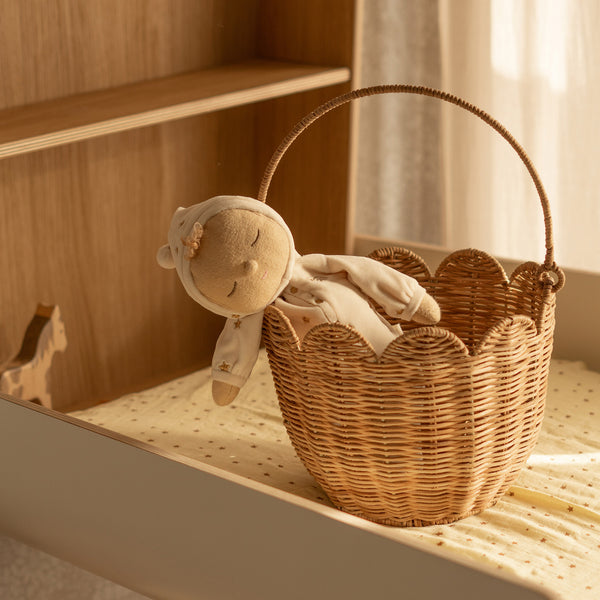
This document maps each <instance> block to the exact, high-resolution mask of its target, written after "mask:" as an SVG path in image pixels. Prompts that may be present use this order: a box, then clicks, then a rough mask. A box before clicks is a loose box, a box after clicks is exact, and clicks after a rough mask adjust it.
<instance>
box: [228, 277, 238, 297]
mask: <svg viewBox="0 0 600 600" xmlns="http://www.w3.org/2000/svg"><path fill="white" fill-rule="evenodd" d="M236 287H237V281H234V282H233V289H232V290H231V291H230V292H229V294H227V297H228V298H229V297H230V296H233V293H234V292H235V288H236Z"/></svg>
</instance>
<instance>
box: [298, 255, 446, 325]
mask: <svg viewBox="0 0 600 600" xmlns="http://www.w3.org/2000/svg"><path fill="white" fill-rule="evenodd" d="M302 263H303V264H304V265H306V267H307V268H309V269H310V270H314V271H317V272H321V273H339V272H342V271H343V272H345V273H346V274H347V276H348V279H349V280H350V281H351V282H352V283H353V284H354V285H355V286H356V287H357V288H359V289H360V290H361V291H362V292H363V293H364V294H365V295H367V296H369V298H372V299H373V300H374V301H375V302H377V303H378V304H379V305H380V306H381V307H382V308H383V309H384V310H385V312H386V313H387V314H388V315H390V316H391V317H400V318H401V319H404V320H406V321H410V320H411V319H414V320H415V321H417V322H419V323H437V321H439V319H440V309H439V306H438V304H437V302H436V301H435V300H434V299H433V298H432V297H431V296H429V295H428V294H427V292H426V291H425V288H423V287H421V286H420V285H419V284H418V282H417V280H416V279H414V278H413V277H410V276H408V275H405V274H404V273H401V272H399V271H396V270H395V269H392V268H391V267H388V266H387V265H385V264H383V263H381V262H379V261H376V260H373V259H372V258H367V257H365V256H330V255H325V254H309V255H306V256H303V257H302Z"/></svg>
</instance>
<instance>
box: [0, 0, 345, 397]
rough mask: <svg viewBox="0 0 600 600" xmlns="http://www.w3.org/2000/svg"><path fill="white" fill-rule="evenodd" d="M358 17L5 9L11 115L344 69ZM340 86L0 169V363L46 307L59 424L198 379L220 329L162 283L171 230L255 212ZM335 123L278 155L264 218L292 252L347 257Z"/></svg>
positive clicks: (5, 91)
mask: <svg viewBox="0 0 600 600" xmlns="http://www.w3.org/2000/svg"><path fill="white" fill-rule="evenodd" d="M353 11H354V2H352V1H350V0H347V1H346V0H335V1H333V2H327V3H322V2H317V1H316V0H311V1H309V2H296V1H293V2H292V1H290V2H277V1H275V0H273V1H264V2H261V1H258V0H214V1H208V0H202V1H201V0H198V1H192V0H128V1H127V2H122V1H121V0H97V1H95V2H87V1H84V0H60V1H59V0H56V1H54V2H49V1H48V2H46V1H41V0H18V1H17V0H13V1H11V2H6V3H4V5H3V14H2V21H1V25H0V27H1V31H0V71H1V72H2V76H3V85H2V86H0V117H1V115H2V109H5V111H4V114H5V115H9V114H10V113H9V112H7V111H6V109H11V108H14V107H19V106H23V105H28V104H33V103H39V102H43V101H46V100H51V99H56V98H63V97H67V96H71V95H73V94H78V93H81V92H90V91H94V90H100V89H104V88H108V87H114V86H120V85H124V84H129V83H133V82H137V81H143V80H147V79H154V78H158V77H163V76H168V75H172V74H176V73H181V72H185V71H190V70H196V69H203V68H206V67H213V66H215V65H221V64H225V63H230V62H236V61H242V60H244V59H248V58H255V57H258V58H268V59H276V60H288V61H293V62H298V61H299V62H304V63H307V64H319V63H320V64H323V65H331V66H351V64H352V40H353V37H352V36H353V33H352V25H353V15H354V13H353ZM347 89H349V84H348V83H345V84H341V85H336V86H330V87H326V88H324V89H318V90H315V91H307V92H303V93H301V94H296V95H293V96H284V97H281V98H277V99H271V100H267V101H265V102H262V103H257V104H251V105H248V106H239V107H237V108H230V109H227V110H222V111H218V112H214V113H211V114H205V115H201V116H197V117H191V118H187V119H183V120H178V121H172V122H168V123H163V124H159V125H154V126H151V127H145V128H140V129H134V130H131V131H126V132H120V133H114V134H111V135H106V136H103V137H97V138H94V139H89V140H85V141H80V142H77V143H73V144H69V145H63V146H59V147H56V148H48V149H44V150H39V151H36V152H32V153H28V154H23V155H19V156H13V157H8V158H5V159H3V160H1V161H0V193H1V196H0V240H1V243H2V252H0V275H1V276H2V282H3V285H2V287H1V288H0V306H1V307H2V311H1V313H0V363H1V362H2V361H4V360H6V359H8V358H9V357H10V356H11V355H13V354H14V353H15V352H16V351H17V350H18V347H19V344H20V341H21V336H22V334H23V332H24V330H25V328H26V326H27V323H28V321H29V319H30V318H31V316H32V315H33V311H34V310H35V307H36V305H37V303H38V302H42V303H47V304H59V305H60V307H61V311H62V315H63V318H64V321H65V327H66V332H67V339H68V344H69V345H68V348H67V351H66V352H65V353H64V354H61V355H57V357H56V358H55V364H54V367H53V372H52V386H51V389H52V394H53V396H54V398H55V402H56V406H57V407H58V408H60V409H67V408H70V407H72V406H74V405H79V404H89V403H94V402H97V401H99V400H102V399H108V398H112V397H115V396H117V395H120V394H122V393H124V392H126V391H130V390H134V389H139V388H141V387H145V386H147V385H150V384H152V383H155V382H157V381H161V380H164V379H166V378H169V377H172V376H174V375H176V374H178V373H182V372H185V371H189V370H191V369H193V368H197V367H199V366H203V365H206V364H208V362H209V361H210V358H211V355H212V349H213V347H214V342H215V340H216V337H217V335H218V333H219V330H220V327H221V325H222V319H220V318H219V317H215V316H214V315H211V314H209V313H207V312H206V311H205V310H204V309H202V308H200V307H199V306H197V305H196V304H195V303H194V302H193V301H192V300H190V299H189V298H188V297H187V295H186V294H185V292H184V291H183V288H182V286H181V285H180V284H179V282H178V280H177V278H176V276H175V274H174V273H173V272H167V271H164V270H162V269H160V268H159V267H158V266H157V264H156V261H155V254H156V250H157V248H158V247H159V246H160V245H161V244H163V243H165V242H166V232H167V228H168V224H169V221H170V217H171V214H172V212H173V210H174V209H175V208H176V207H177V206H186V205H189V204H193V203H195V202H199V201H201V200H204V199H207V198H209V197H211V196H213V195H216V194H227V193H231V194H242V195H250V196H255V195H256V193H257V190H258V184H259V181H260V177H261V176H262V171H263V169H264V167H265V165H266V163H267V161H268V158H269V156H270V154H271V153H272V152H273V150H274V149H275V147H276V146H277V144H278V143H279V141H280V140H281V139H282V137H283V136H284V135H285V134H286V133H287V131H288V130H289V129H291V128H292V126H293V125H294V124H295V123H296V121H298V120H299V119H300V118H301V117H303V116H304V114H305V113H307V112H309V111H310V110H312V109H313V108H314V107H315V106H316V105H317V104H319V103H320V102H321V101H324V100H326V99H329V98H331V97H332V96H334V95H336V94H338V93H341V92H344V91H347ZM348 139H349V132H348V112H347V111H346V109H343V110H341V111H338V112H337V114H335V115H332V116H331V118H329V117H328V118H327V121H326V120H325V119H323V123H322V124H321V123H320V124H319V125H318V126H317V128H315V131H314V132H310V133H307V135H306V137H305V139H302V140H301V141H300V142H298V145H297V147H294V148H293V150H291V151H290V155H289V157H286V159H285V161H284V163H283V164H282V166H281V169H280V171H279V172H278V173H277V175H276V178H275V180H274V182H273V188H272V193H271V195H270V202H271V204H272V205H273V206H274V207H276V208H277V209H279V210H280V211H281V212H282V214H283V215H284V217H285V218H286V219H287V220H288V222H289V224H290V226H291V228H292V230H293V231H294V233H295V236H296V238H297V246H298V248H299V249H300V251H301V252H303V253H305V252H309V251H323V252H341V251H343V249H344V245H345V242H346V240H345V227H346V222H345V220H346V194H347V179H348V170H347V168H348V167H347V157H348Z"/></svg>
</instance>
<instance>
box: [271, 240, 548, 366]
mask: <svg viewBox="0 0 600 600" xmlns="http://www.w3.org/2000/svg"><path fill="white" fill-rule="evenodd" d="M388 250H394V249H393V248H383V249H382V250H381V251H380V252H384V251H388ZM399 250H403V249H401V248H399ZM405 252H406V253H407V254H409V255H411V257H414V259H415V260H416V261H418V263H419V265H420V266H422V267H424V269H425V270H426V272H427V274H428V275H429V277H431V271H430V270H429V268H428V267H427V264H426V263H425V261H423V259H422V258H421V257H420V256H419V255H417V254H415V253H414V252H412V251H408V250H406V251H405ZM465 253H467V255H468V256H471V257H476V258H480V259H484V260H486V261H489V263H490V264H491V265H493V267H494V269H495V270H496V273H497V275H498V283H503V284H504V285H505V286H506V291H508V290H509V288H511V287H512V288H513V289H517V288H516V286H514V285H513V284H514V282H515V280H516V277H517V275H520V274H521V273H522V272H524V271H529V270H535V271H541V270H543V267H542V266H541V265H539V264H538V263H535V262H531V261H529V262H525V263H522V264H520V265H518V266H517V267H516V268H515V269H514V271H513V272H512V274H511V276H510V278H508V277H507V275H506V272H505V270H504V268H503V267H502V265H501V264H500V263H499V262H498V260H497V259H496V258H494V257H493V256H491V255H490V254H488V253H486V252H483V251H481V250H475V249H472V248H468V249H466V250H457V251H455V252H452V253H451V254H449V255H448V256H447V257H446V258H445V259H444V260H443V261H442V262H441V263H440V265H439V267H438V268H437V270H436V272H435V278H436V279H442V278H443V277H444V275H445V274H446V273H447V272H448V271H451V270H452V266H453V264H455V263H453V259H455V258H456V257H457V256H461V255H465ZM458 262H460V261H458ZM267 311H268V312H272V313H274V314H275V315H276V316H277V318H278V319H279V320H280V321H281V322H282V323H283V324H284V326H285V328H286V329H287V330H288V333H289V335H290V341H291V343H292V344H293V346H294V347H295V348H296V349H297V350H298V351H300V352H304V351H305V350H306V349H307V347H308V348H310V347H311V346H314V345H316V347H322V342H323V341H325V339H326V337H327V335H328V334H329V333H331V332H335V333H336V335H337V336H338V339H339V338H340V337H341V338H346V339H347V340H348V342H350V343H351V344H352V345H353V346H355V347H356V346H357V345H358V346H359V347H362V348H361V350H362V352H361V354H363V355H364V357H365V360H366V361H368V362H369V363H374V362H377V363H380V364H384V363H387V362H389V361H390V360H392V361H393V360H394V358H393V356H391V355H392V354H393V353H394V350H395V349H397V348H400V347H402V346H407V345H409V344H411V343H412V342H414V341H415V340H419V339H426V338H429V339H432V338H436V339H439V341H440V343H445V345H446V348H447V349H449V348H451V347H453V348H454V350H455V351H456V353H457V355H459V356H464V357H468V356H480V355H482V354H484V353H486V352H490V351H492V350H493V347H494V345H495V341H500V340H501V338H502V337H503V336H504V335H505V334H506V333H508V331H509V330H511V329H521V330H522V331H523V332H526V331H527V330H529V329H532V330H533V332H537V327H536V325H535V322H534V321H533V319H531V318H530V317H527V316H524V315H515V316H512V317H502V318H500V319H498V320H497V321H496V322H495V323H493V324H492V325H491V326H490V327H489V328H488V329H487V330H486V332H485V333H484V334H483V335H482V337H481V339H480V340H479V342H478V343H477V344H476V345H475V346H474V348H473V350H472V351H470V350H469V348H468V347H467V346H466V344H465V343H464V342H463V341H462V340H461V339H460V338H459V337H458V336H457V335H456V334H455V333H453V332H452V331H449V330H448V329H445V328H442V327H438V326H437V325H433V326H431V325H427V326H423V327H419V328H416V329H411V330H409V331H406V332H404V333H403V334H402V335H401V336H399V337H398V338H396V339H395V340H393V341H392V342H391V343H390V344H389V346H388V347H387V348H386V349H385V351H384V352H383V354H382V355H381V356H380V357H378V356H377V355H376V353H375V351H374V350H373V347H372V346H371V344H370V343H369V342H368V340H366V339H365V338H364V337H363V336H362V335H361V334H360V333H359V332H358V331H357V330H356V329H355V328H354V327H352V326H351V325H346V324H342V323H321V324H319V325H316V326H314V327H313V328H312V329H311V330H310V331H309V332H308V333H307V334H306V335H305V336H304V339H303V340H302V341H300V339H299V338H298V336H297V334H296V332H295V331H294V329H293V327H292V325H291V323H290V321H289V319H288V318H287V317H286V316H285V314H284V313H283V312H282V311H281V310H279V309H278V308H276V307H275V306H273V305H270V306H268V307H267V308H266V311H265V312H267Z"/></svg>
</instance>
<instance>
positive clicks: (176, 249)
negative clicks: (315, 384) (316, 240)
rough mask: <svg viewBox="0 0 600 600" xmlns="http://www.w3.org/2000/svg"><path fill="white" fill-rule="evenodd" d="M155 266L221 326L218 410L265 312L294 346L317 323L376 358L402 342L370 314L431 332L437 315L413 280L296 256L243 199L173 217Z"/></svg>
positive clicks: (246, 365) (233, 389)
mask: <svg viewBox="0 0 600 600" xmlns="http://www.w3.org/2000/svg"><path fill="white" fill-rule="evenodd" d="M168 240H169V243H168V244H167V245H165V246H163V247H162V248H160V249H159V251H158V254H157V259H158V262H159V264H160V265H161V266H162V267H165V268H175V269H176V271H177V274H178V275H179V278H180V280H181V282H182V284H183V286H184V288H185V290H186V291H187V293H188V294H189V295H190V296H191V297H192V298H193V299H194V300H195V301H196V302H198V303H199V304H200V305H202V306H203V307H205V308H207V309H208V310H210V311H212V312H214V313H216V314H219V315H222V316H224V317H227V321H226V323H225V327H224V329H223V332H222V333H221V335H220V336H219V339H218V341H217V345H216V348H215V352H214V356H213V361H212V377H213V387H212V393H213V398H214V400H215V402H216V403H217V404H219V405H225V404H229V403H230V402H231V401H232V400H233V399H234V398H235V397H236V395H237V394H238V392H239V390H240V388H241V387H242V386H243V385H244V383H245V381H246V380H247V378H248V377H249V375H250V373H251V371H252V368H253V366H254V364H255V362H256V359H257V356H258V351H259V347H260V340H261V332H262V320H263V313H264V309H265V308H266V307H267V306H268V305H269V304H272V303H274V304H275V306H276V307H277V308H279V309H280V310H281V311H282V312H283V313H284V314H285V315H286V316H287V317H288V318H289V320H290V322H291V324H292V326H293V327H294V329H295V331H296V333H297V335H298V337H299V338H300V340H302V339H303V337H304V335H305V334H306V333H307V332H308V331H309V330H310V329H311V328H312V327H314V326H315V325H318V324H320V323H336V322H339V323H344V324H346V325H350V326H352V327H354V328H355V329H356V330H357V331H358V332H359V333H360V334H361V335H362V336H363V337H364V338H365V340H367V341H368V343H370V344H371V346H372V347H373V350H374V351H375V353H376V354H377V355H381V354H382V353H383V351H384V350H385V348H386V347H387V345H388V344H389V343H390V342H391V341H392V340H394V339H395V338H396V337H397V336H399V335H401V334H402V329H401V328H400V326H399V325H391V324H390V323H388V322H387V321H386V320H385V319H384V318H383V317H381V316H380V315H379V314H378V313H377V312H376V311H375V310H374V309H373V308H372V307H371V305H370V304H369V301H368V298H372V299H373V300H374V301H375V302H377V303H378V304H379V305H380V306H381V307H382V308H383V309H384V310H385V312H386V313H387V314H388V315H390V316H393V317H400V318H401V319H404V320H411V319H412V320H415V321H417V322H419V323H425V324H433V323H437V322H438V321H439V319H440V309H439V306H438V305H437V303H436V301H435V300H434V299H433V298H432V297H431V296H429V295H428V294H427V293H426V291H425V289H424V288H422V287H421V286H420V285H419V284H418V283H417V281H416V280H415V279H413V278H412V277H409V276H407V275H405V274H403V273H400V272H398V271H396V270H394V269H392V268H391V267H388V266H386V265H384V264H382V263H380V262H378V261H376V260H373V259H370V258H366V257H358V256H329V255H324V254H308V255H305V256H300V255H299V254H298V253H297V252H296V250H295V249H294V239H293V237H292V234H291V232H290V230H289V228H288V226H287V225H286V223H285V221H284V220H283V219H282V218H281V216H280V215H279V214H278V213H277V212H276V211H275V210H273V209H272V208H271V207H270V206H268V205H266V204H264V203H262V202H259V201H258V200H254V199H253V198H246V197H243V196H216V197H214V198H211V199H210V200H206V201H205V202H201V203H199V204H195V205H193V206H190V207H188V208H178V209H177V210H176V211H175V214H174V215H173V218H172V220H171V226H170V229H169V234H168Z"/></svg>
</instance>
